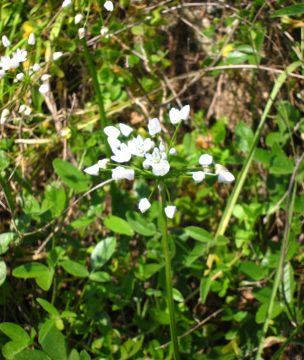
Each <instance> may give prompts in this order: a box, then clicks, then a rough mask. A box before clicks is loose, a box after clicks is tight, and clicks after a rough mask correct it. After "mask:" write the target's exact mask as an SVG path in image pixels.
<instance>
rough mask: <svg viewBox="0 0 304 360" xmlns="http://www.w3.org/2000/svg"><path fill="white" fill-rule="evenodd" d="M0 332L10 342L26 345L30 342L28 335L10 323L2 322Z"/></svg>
mask: <svg viewBox="0 0 304 360" xmlns="http://www.w3.org/2000/svg"><path fill="white" fill-rule="evenodd" d="M0 330H1V331H2V332H3V333H4V334H5V335H6V336H7V337H9V338H10V339H11V340H16V341H21V340H22V341H23V342H24V343H26V344H28V343H30V341H31V338H30V337H29V335H28V333H27V332H26V331H25V330H23V328H22V327H21V326H19V325H16V324H14V323H10V322H3V323H1V324H0Z"/></svg>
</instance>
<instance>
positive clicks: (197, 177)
mask: <svg viewBox="0 0 304 360" xmlns="http://www.w3.org/2000/svg"><path fill="white" fill-rule="evenodd" d="M189 114H190V106H189V105H185V106H184V107H182V108H181V109H180V110H179V109H176V108H171V110H170V111H169V120H170V122H171V124H172V125H178V124H180V123H181V122H182V121H187V120H188V118H189ZM133 131H134V129H133V128H132V127H131V126H129V125H126V124H123V123H120V124H118V125H117V126H112V125H111V126H107V127H105V128H104V133H105V134H106V136H107V142H108V145H109V147H110V149H111V151H112V155H111V160H112V161H113V162H114V163H118V164H123V165H119V166H115V165H114V164H113V163H112V164H110V165H111V166H112V167H113V168H112V179H113V180H123V179H126V180H134V178H135V170H134V168H135V166H132V164H131V165H128V163H129V162H130V161H132V159H133V158H137V159H139V160H140V161H141V166H142V169H139V168H136V169H137V170H136V171H137V172H138V175H140V174H142V175H143V176H145V175H149V174H150V175H149V176H151V175H153V176H154V177H155V178H163V177H165V176H166V175H167V174H168V173H169V172H170V169H171V166H170V162H169V160H170V156H172V155H176V150H175V149H174V148H169V146H168V145H167V144H165V142H164V141H163V139H162V137H161V133H162V126H161V123H160V121H159V119H157V118H153V119H150V120H149V122H148V132H149V135H150V137H146V138H143V137H142V136H141V135H137V136H132V133H133ZM156 136H158V139H157V140H155V137H156ZM109 162H110V159H103V160H100V161H98V163H97V164H94V165H92V166H90V167H88V168H86V169H84V171H85V172H86V173H88V174H90V175H98V174H99V170H100V169H106V167H107V165H108V163H109ZM137 163H138V160H137V162H136V164H137ZM199 165H200V168H198V169H197V171H193V170H194V169H196V168H197V167H195V168H194V169H193V170H192V169H190V170H186V171H180V173H183V175H187V176H189V177H190V176H192V178H193V180H194V181H195V182H196V183H200V182H202V181H203V180H204V179H205V177H206V175H209V176H210V175H211V176H217V179H218V182H221V183H230V182H232V181H234V176H233V175H232V174H231V173H230V172H229V171H228V170H227V169H226V168H224V167H223V166H221V165H219V164H216V163H214V160H213V157H212V156H211V155H209V154H202V155H201V156H200V158H199ZM176 174H177V175H176V176H178V172H177V173H176ZM172 176H175V173H174V174H173V175H172ZM150 207H151V203H150V201H149V199H147V198H143V199H141V200H140V202H139V204H138V208H139V210H140V211H141V212H142V213H144V212H146V211H147V210H148V209H149V208H150ZM175 212H176V207H175V206H174V205H168V206H166V207H165V214H166V216H167V217H168V218H169V219H172V218H173V217H174V215H175Z"/></svg>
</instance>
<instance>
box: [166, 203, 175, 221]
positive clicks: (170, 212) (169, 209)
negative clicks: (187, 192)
mask: <svg viewBox="0 0 304 360" xmlns="http://www.w3.org/2000/svg"><path fill="white" fill-rule="evenodd" d="M175 212H176V206H174V205H168V206H166V207H165V214H166V216H167V218H169V219H173V218H174V215H175Z"/></svg>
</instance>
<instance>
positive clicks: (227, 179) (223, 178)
mask: <svg viewBox="0 0 304 360" xmlns="http://www.w3.org/2000/svg"><path fill="white" fill-rule="evenodd" d="M234 180H235V177H234V176H233V174H231V172H229V171H225V170H221V171H220V172H219V173H218V178H217V181H218V182H219V183H224V184H230V183H232V182H233V181H234Z"/></svg>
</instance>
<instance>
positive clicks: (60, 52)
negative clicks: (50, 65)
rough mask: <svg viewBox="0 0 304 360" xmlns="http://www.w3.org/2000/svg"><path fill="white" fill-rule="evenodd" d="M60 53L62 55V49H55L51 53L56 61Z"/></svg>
mask: <svg viewBox="0 0 304 360" xmlns="http://www.w3.org/2000/svg"><path fill="white" fill-rule="evenodd" d="M62 55H63V53H62V51H55V52H54V54H53V60H54V61H56V60H58V59H60V58H61V56H62Z"/></svg>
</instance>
